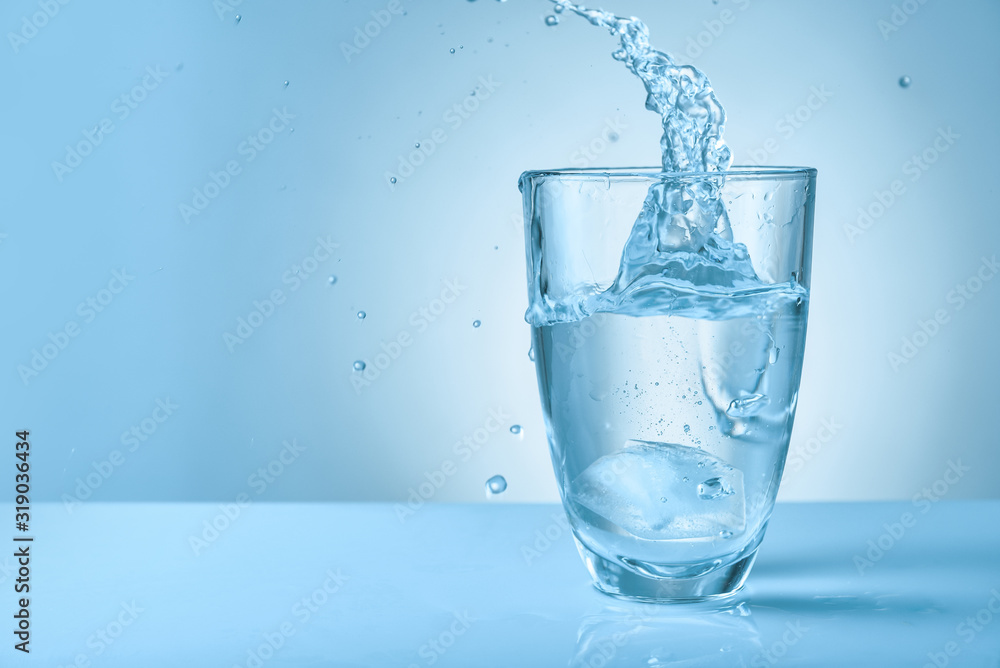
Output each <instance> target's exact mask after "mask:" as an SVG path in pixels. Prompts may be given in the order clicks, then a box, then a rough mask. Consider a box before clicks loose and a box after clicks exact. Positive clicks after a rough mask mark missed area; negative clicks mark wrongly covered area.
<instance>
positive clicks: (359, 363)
mask: <svg viewBox="0 0 1000 668" xmlns="http://www.w3.org/2000/svg"><path fill="white" fill-rule="evenodd" d="M354 370H355V371H364V370H365V363H364V362H362V361H361V360H358V361H357V362H355V363H354Z"/></svg>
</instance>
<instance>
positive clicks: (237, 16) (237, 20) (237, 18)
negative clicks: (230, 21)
mask: <svg viewBox="0 0 1000 668" xmlns="http://www.w3.org/2000/svg"><path fill="white" fill-rule="evenodd" d="M242 20H243V16H242V15H241V14H237V15H236V22H237V23H239V22H240V21H242Z"/></svg>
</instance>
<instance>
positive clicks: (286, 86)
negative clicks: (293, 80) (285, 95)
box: [285, 79, 288, 88]
mask: <svg viewBox="0 0 1000 668" xmlns="http://www.w3.org/2000/svg"><path fill="white" fill-rule="evenodd" d="M285 88H288V79H285Z"/></svg>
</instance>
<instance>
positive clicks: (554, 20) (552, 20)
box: [545, 14, 559, 26]
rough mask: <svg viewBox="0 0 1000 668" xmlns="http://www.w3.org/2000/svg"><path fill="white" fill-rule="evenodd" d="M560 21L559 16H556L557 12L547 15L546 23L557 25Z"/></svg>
mask: <svg viewBox="0 0 1000 668" xmlns="http://www.w3.org/2000/svg"><path fill="white" fill-rule="evenodd" d="M558 23H559V17H558V16H556V15H555V14H549V15H548V16H546V17H545V25H547V26H554V25H557V24H558Z"/></svg>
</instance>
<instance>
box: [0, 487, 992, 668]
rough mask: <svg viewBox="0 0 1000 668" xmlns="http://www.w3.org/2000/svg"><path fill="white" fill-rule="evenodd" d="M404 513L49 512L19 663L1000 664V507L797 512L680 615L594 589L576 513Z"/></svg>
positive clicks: (786, 507) (6, 595)
mask: <svg viewBox="0 0 1000 668" xmlns="http://www.w3.org/2000/svg"><path fill="white" fill-rule="evenodd" d="M400 508H401V507H400V506H396V505H393V504H259V503H246V504H242V505H241V504H239V503H232V504H222V505H221V506H220V505H219V504H83V505H79V506H76V507H75V508H73V510H72V512H68V511H67V509H66V508H65V507H64V506H62V505H61V504H42V505H38V506H36V508H35V509H34V513H33V515H34V516H33V518H32V526H31V530H32V533H31V534H30V535H31V536H32V537H33V538H34V540H33V542H31V543H30V560H29V561H30V565H29V568H30V576H29V577H30V587H31V592H30V601H29V612H30V633H31V636H30V645H29V647H30V650H31V651H30V654H27V655H26V654H24V653H22V652H20V651H16V650H14V649H13V645H14V643H15V642H17V640H16V637H15V636H12V635H11V632H12V631H13V630H14V626H15V624H16V622H17V620H15V619H13V615H14V613H15V611H16V610H17V607H16V604H17V597H18V596H20V595H16V594H15V593H14V589H13V588H14V586H15V584H16V579H17V578H18V571H17V569H18V568H19V566H18V565H17V563H16V559H15V558H14V557H13V556H12V555H13V553H14V548H11V549H9V550H4V551H3V554H4V555H5V556H2V557H0V592H2V594H0V610H2V612H3V618H4V619H6V620H7V621H6V622H5V623H4V624H3V627H4V628H0V631H2V632H3V633H2V637H4V638H6V639H7V640H6V641H5V643H4V644H5V645H6V646H5V647H3V648H2V649H0V657H2V658H0V665H2V666H29V665H31V666H81V667H86V666H91V665H92V666H107V667H117V666H122V667H126V666H127V667H130V668H133V667H138V666H184V665H189V666H222V667H225V668H229V667H231V666H245V667H254V666H256V667H258V668H259V667H261V666H403V667H407V668H408V667H411V666H421V667H422V666H592V667H595V668H596V667H600V666H668V665H669V666H753V667H758V666H778V665H787V666H915V667H921V666H936V667H938V668H940V667H942V666H989V667H991V668H995V667H996V666H1000V501H976V502H972V501H940V502H937V503H933V504H931V503H927V502H921V504H911V503H853V504H778V506H777V507H776V509H775V512H774V515H773V517H772V518H771V522H770V526H769V529H768V533H767V537H766V538H765V540H764V543H763V545H762V547H761V550H760V553H759V558H758V560H757V564H756V565H755V566H754V569H753V571H752V573H751V575H750V578H749V581H748V583H747V585H746V587H745V588H744V589H743V590H742V591H741V592H740V593H739V594H738V595H737V596H736V597H735V598H734V599H733V600H732V601H730V602H728V603H726V604H724V605H719V604H714V605H708V604H684V605H674V606H657V605H649V604H636V603H628V602H624V601H620V600H617V599H613V598H610V597H608V596H605V595H603V594H601V593H599V592H597V591H596V590H594V589H593V587H592V586H591V584H590V577H589V575H588V574H587V572H586V571H585V569H584V567H583V565H582V562H581V561H580V558H579V556H578V555H577V553H576V548H575V546H574V544H573V541H572V538H571V536H570V535H569V532H568V530H567V528H566V524H565V519H564V515H563V513H562V509H561V508H560V507H559V506H554V505H552V506H550V505H514V504H495V503H494V504H480V505H433V504H427V505H424V506H423V507H421V508H419V509H417V510H415V511H414V512H412V513H411V514H405V515H404V514H403V513H401V512H400ZM0 509H2V510H8V509H9V510H10V511H11V512H10V514H9V516H10V517H13V508H12V507H9V504H7V505H5V506H0ZM7 515H8V514H6V513H5V516H7ZM11 529H12V530H11V531H10V532H9V535H8V537H7V538H3V539H2V540H5V541H10V540H11V536H12V535H13V534H14V533H15V532H14V531H13V528H11ZM8 544H9V545H12V546H16V545H23V544H24V543H13V542H10V543H8ZM12 638H13V639H12Z"/></svg>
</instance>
